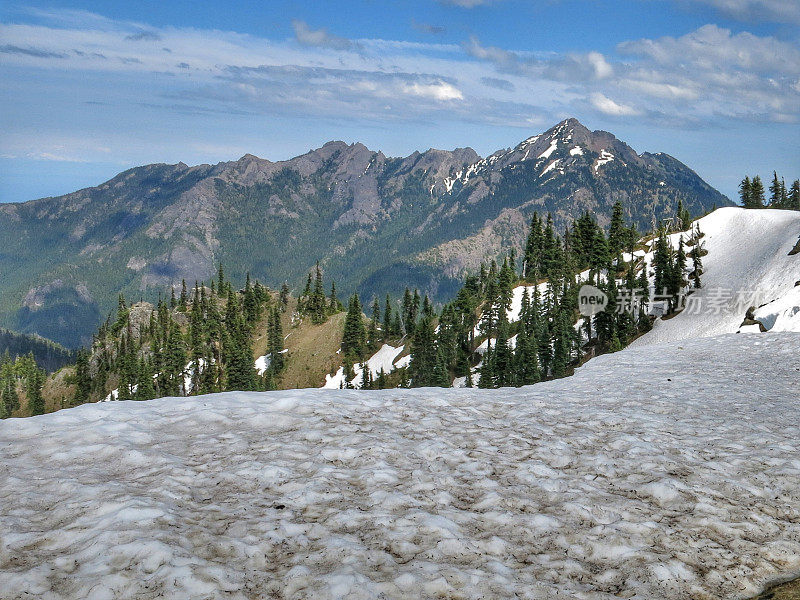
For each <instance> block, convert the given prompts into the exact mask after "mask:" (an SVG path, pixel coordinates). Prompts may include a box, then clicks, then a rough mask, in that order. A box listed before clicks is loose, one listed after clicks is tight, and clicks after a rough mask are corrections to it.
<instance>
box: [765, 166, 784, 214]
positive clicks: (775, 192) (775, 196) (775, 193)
mask: <svg viewBox="0 0 800 600" xmlns="http://www.w3.org/2000/svg"><path fill="white" fill-rule="evenodd" d="M782 190H783V193H781V191H782ZM785 190H786V186H781V182H780V180H779V179H778V173H777V171H773V172H772V183H770V185H769V205H770V206H771V207H772V208H782V206H783V202H782V201H783V196H784V195H785Z"/></svg>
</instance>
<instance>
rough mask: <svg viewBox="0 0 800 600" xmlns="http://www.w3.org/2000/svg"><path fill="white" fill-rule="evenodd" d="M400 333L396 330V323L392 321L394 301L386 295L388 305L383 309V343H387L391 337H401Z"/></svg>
mask: <svg viewBox="0 0 800 600" xmlns="http://www.w3.org/2000/svg"><path fill="white" fill-rule="evenodd" d="M399 334H400V332H399V331H395V330H394V322H393V321H392V300H391V298H389V294H386V303H385V304H384V307H383V341H384V342H385V341H387V340H388V339H389V338H390V337H394V336H395V335H399Z"/></svg>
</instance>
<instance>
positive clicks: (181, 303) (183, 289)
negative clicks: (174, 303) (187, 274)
mask: <svg viewBox="0 0 800 600" xmlns="http://www.w3.org/2000/svg"><path fill="white" fill-rule="evenodd" d="M188 302H189V296H188V294H187V292H186V280H185V279H181V297H180V300H179V301H178V306H179V307H180V309H181V310H186V304H187V303H188Z"/></svg>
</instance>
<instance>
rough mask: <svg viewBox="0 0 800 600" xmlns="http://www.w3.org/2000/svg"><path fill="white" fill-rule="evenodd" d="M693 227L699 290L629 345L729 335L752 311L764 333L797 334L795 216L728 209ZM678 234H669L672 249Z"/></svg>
mask: <svg viewBox="0 0 800 600" xmlns="http://www.w3.org/2000/svg"><path fill="white" fill-rule="evenodd" d="M696 225H697V226H699V227H700V230H701V231H702V232H703V233H704V234H705V236H704V237H703V238H702V240H701V241H702V244H703V247H704V248H705V250H706V251H708V255H706V256H705V257H703V276H702V286H703V287H702V288H701V289H699V290H697V291H695V292H694V293H693V294H692V295H691V296H689V298H688V299H687V302H688V304H687V308H686V309H685V310H683V311H682V312H680V313H679V314H677V315H675V316H674V317H671V318H669V319H667V320H661V319H657V320H656V321H655V323H654V327H653V330H652V331H650V332H648V333H647V334H645V335H644V336H642V337H641V338H639V339H638V340H636V341H635V342H634V343H633V346H634V347H643V346H645V345H650V344H654V343H659V342H667V341H676V340H682V339H688V338H697V337H707V336H712V335H719V334H722V333H734V332H736V331H739V330H740V328H741V326H742V323H743V322H744V320H745V317H746V316H747V313H748V309H750V308H751V307H754V308H755V309H756V310H755V311H754V313H753V316H754V317H755V319H756V320H758V321H761V322H762V324H763V325H764V326H765V328H766V329H773V328H774V329H775V331H786V330H790V331H800V293H799V292H800V253H794V254H793V253H792V250H793V248H794V247H795V246H796V245H797V244H798V241H799V239H800V213H798V212H796V211H786V210H771V209H763V210H747V209H743V208H734V207H729V208H721V209H719V210H717V211H715V212H713V213H711V214H710V215H708V216H706V217H703V218H702V219H699V220H698V221H696ZM680 235H681V234H673V235H672V236H671V238H672V241H673V245H674V246H675V247H677V244H678V239H679V237H680ZM683 237H684V240H686V239H687V236H686V234H684V235H683ZM648 261H649V262H650V263H652V257H651V256H649V257H648ZM651 266H652V265H651ZM750 329H753V326H750ZM754 330H755V331H758V330H759V327H758V326H757V325H756V326H755V328H754Z"/></svg>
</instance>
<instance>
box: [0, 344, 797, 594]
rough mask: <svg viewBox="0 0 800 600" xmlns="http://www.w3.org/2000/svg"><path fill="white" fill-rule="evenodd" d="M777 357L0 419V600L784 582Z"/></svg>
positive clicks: (703, 349)
mask: <svg viewBox="0 0 800 600" xmlns="http://www.w3.org/2000/svg"><path fill="white" fill-rule="evenodd" d="M798 348H800V335H798V334H792V333H782V334H781V333H775V334H773V335H771V336H764V335H744V334H741V335H735V334H734V335H729V336H726V337H723V338H707V339H698V340H693V341H692V342H691V343H688V344H687V343H673V344H667V345H659V346H652V347H645V348H641V349H638V350H635V351H634V350H631V349H628V350H625V351H622V352H619V353H616V354H611V355H605V356H601V357H598V358H596V359H594V360H592V361H591V362H589V363H588V364H587V365H586V366H584V367H582V368H581V369H579V370H578V372H577V374H576V375H575V376H574V377H571V378H567V379H563V380H559V381H555V382H547V383H543V384H538V385H536V386H533V387H529V388H523V389H504V390H492V391H483V390H442V389H423V390H405V389H403V390H386V391H383V392H358V391H341V392H339V391H322V390H318V391H315V390H295V391H286V392H272V393H229V394H215V395H210V396H198V397H193V398H164V399H159V400H153V401H149V402H127V403H123V404H119V403H117V404H91V405H84V406H81V407H78V408H76V409H70V410H64V411H60V412H58V413H54V414H50V415H45V416H41V417H33V418H28V419H9V420H5V421H2V422H0V590H2V594H1V595H2V597H3V598H4V599H17V598H37V599H40V600H59V599H74V598H137V599H142V600H143V599H151V598H175V599H178V598H181V599H183V598H193V599H206V598H219V597H223V596H224V597H226V598H231V599H236V600H239V599H241V600H244V599H245V598H266V597H274V598H287V599H288V598H310V597H313V598H323V599H325V598H352V599H368V598H369V599H371V598H378V597H383V598H441V597H447V598H456V597H458V598H465V599H472V598H475V599H477V598H512V597H514V598H541V599H552V598H565V599H567V598H569V599H573V598H578V599H597V600H605V599H608V600H612V599H617V598H620V597H623V598H632V599H638V600H653V599H676V600H677V599H683V598H690V597H691V598H708V599H716V598H720V599H721V598H743V597H747V596H748V595H751V594H754V593H755V592H757V591H758V590H759V588H760V587H761V586H762V585H763V584H764V583H765V582H766V581H768V580H772V579H773V578H776V577H780V576H784V575H790V574H793V573H797V572H799V571H800V458H799V456H800V454H799V453H798V445H799V444H800V442H798V440H800V417H799V416H798V411H797V406H798V401H800V390H798V387H797V379H798V371H797V369H798V368H799V367H798V366H797V362H796V357H797V353H798ZM710 365H713V367H714V368H709V366H710Z"/></svg>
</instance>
